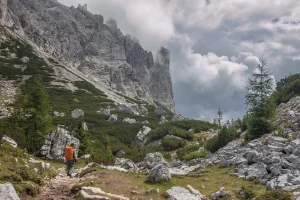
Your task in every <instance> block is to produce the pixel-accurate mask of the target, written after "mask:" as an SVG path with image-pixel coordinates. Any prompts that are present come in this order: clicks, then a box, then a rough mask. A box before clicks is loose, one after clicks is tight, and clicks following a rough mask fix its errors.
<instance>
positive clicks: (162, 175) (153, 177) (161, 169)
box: [146, 163, 171, 183]
mask: <svg viewBox="0 0 300 200" xmlns="http://www.w3.org/2000/svg"><path fill="white" fill-rule="evenodd" d="M170 180H171V174H170V171H169V166H168V164H167V163H160V164H158V165H156V166H155V167H153V168H152V169H151V171H150V173H149V175H148V177H147V180H146V182H148V183H162V182H167V181H170Z"/></svg>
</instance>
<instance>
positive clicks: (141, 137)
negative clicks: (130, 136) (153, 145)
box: [134, 126, 151, 147]
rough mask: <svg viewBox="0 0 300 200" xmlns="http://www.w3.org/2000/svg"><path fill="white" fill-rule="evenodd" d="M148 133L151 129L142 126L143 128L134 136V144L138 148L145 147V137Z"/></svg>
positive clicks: (146, 139)
mask: <svg viewBox="0 0 300 200" xmlns="http://www.w3.org/2000/svg"><path fill="white" fill-rule="evenodd" d="M150 131H151V128H149V127H148V126H143V128H142V129H141V130H140V131H139V132H138V134H137V135H136V136H135V139H134V144H135V145H136V146H139V147H143V146H145V144H146V143H147V141H148V138H147V136H148V134H149V132H150Z"/></svg>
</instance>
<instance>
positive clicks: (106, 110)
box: [97, 109, 110, 117]
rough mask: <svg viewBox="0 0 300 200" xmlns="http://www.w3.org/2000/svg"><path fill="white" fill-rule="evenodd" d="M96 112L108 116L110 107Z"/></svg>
mask: <svg viewBox="0 0 300 200" xmlns="http://www.w3.org/2000/svg"><path fill="white" fill-rule="evenodd" d="M97 113H98V114H101V115H104V116H107V117H110V109H104V110H102V111H97Z"/></svg>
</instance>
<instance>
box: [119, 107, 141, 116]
mask: <svg viewBox="0 0 300 200" xmlns="http://www.w3.org/2000/svg"><path fill="white" fill-rule="evenodd" d="M116 110H117V111H118V112H121V113H127V114H133V115H140V109H139V106H138V105H137V104H120V105H119V106H118V107H117V108H116Z"/></svg>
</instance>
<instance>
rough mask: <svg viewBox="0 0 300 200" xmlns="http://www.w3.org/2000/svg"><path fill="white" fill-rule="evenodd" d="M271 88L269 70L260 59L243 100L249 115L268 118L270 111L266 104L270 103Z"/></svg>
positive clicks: (263, 60) (264, 60)
mask: <svg viewBox="0 0 300 200" xmlns="http://www.w3.org/2000/svg"><path fill="white" fill-rule="evenodd" d="M273 88H274V83H273V78H272V74H271V73H270V70H269V69H267V60H266V59H265V58H264V57H261V58H260V59H259V63H258V64H257V68H256V70H255V72H254V73H253V74H252V79H249V80H248V87H247V90H248V93H247V95H246V97H245V98H246V104H247V106H248V108H249V110H248V112H249V113H250V114H255V115H256V116H257V117H267V118H269V117H270V115H271V113H270V111H271V110H270V109H268V105H267V104H269V103H270V95H271V94H272V92H273Z"/></svg>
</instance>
